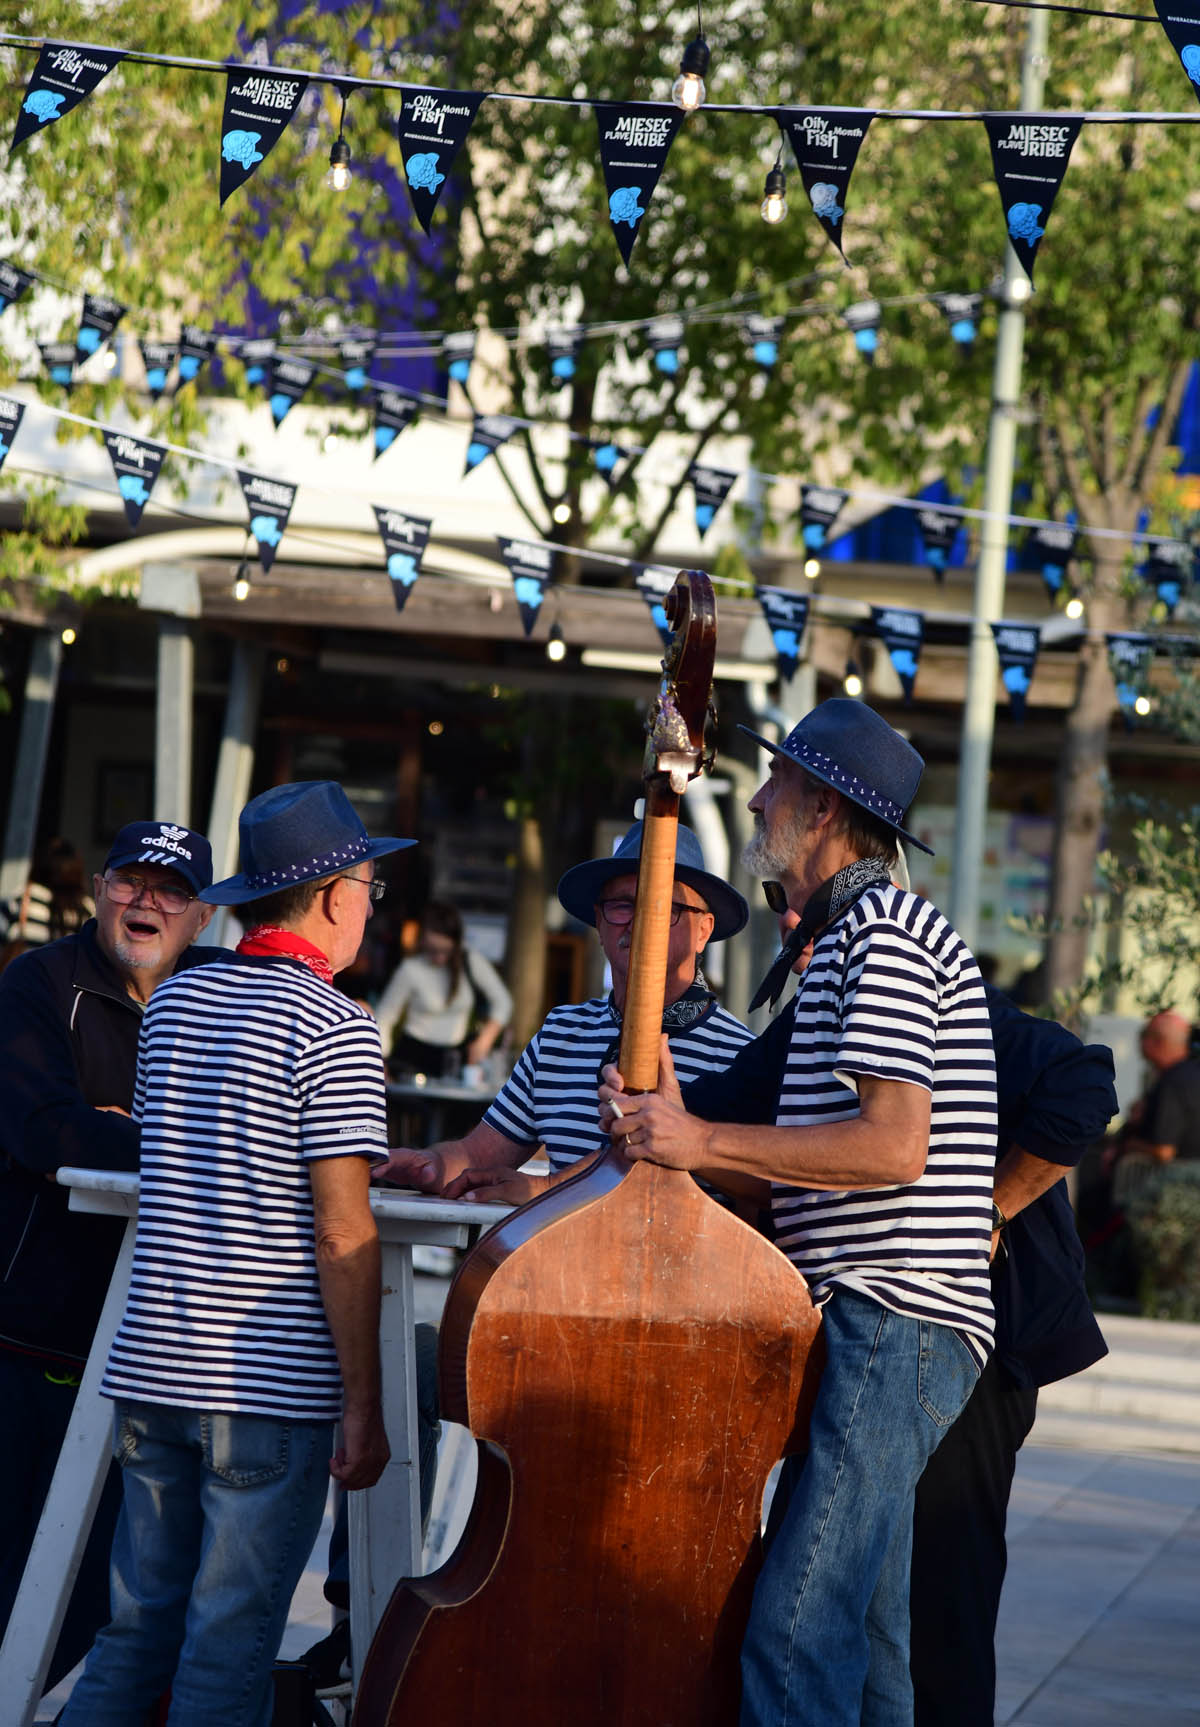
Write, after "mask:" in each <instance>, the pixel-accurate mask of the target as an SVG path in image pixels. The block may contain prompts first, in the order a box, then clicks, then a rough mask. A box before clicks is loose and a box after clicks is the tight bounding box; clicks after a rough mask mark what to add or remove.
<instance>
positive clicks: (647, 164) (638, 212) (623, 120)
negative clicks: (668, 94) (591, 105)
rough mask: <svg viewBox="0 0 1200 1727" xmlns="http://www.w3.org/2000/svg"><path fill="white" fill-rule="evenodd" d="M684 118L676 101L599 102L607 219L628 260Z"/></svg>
mask: <svg viewBox="0 0 1200 1727" xmlns="http://www.w3.org/2000/svg"><path fill="white" fill-rule="evenodd" d="M682 120H683V114H682V112H681V110H680V109H678V108H676V107H675V106H674V105H673V104H672V105H671V106H670V107H668V106H666V105H664V104H661V103H658V102H597V104H596V123H597V125H598V126H599V128H600V165H601V167H602V168H603V169H604V184H605V186H606V187H607V189H608V220H609V223H610V224H611V226H612V231H613V233H614V235H615V236H616V241H617V246H618V247H619V249H620V253H621V257H622V258H623V259H624V261H625V263H626V264H628V263H629V255H630V253H631V252H632V251H633V243H634V241H635V240H636V239H637V237H638V231H639V229H640V228H641V225H642V218H643V216H645V214H646V211H647V210H648V209H649V208H650V200H651V198H652V197H653V196H654V188H655V187H656V186H657V185H658V177H659V175H660V174H661V173H662V171H663V168H664V166H665V165H666V160H667V152H668V151H669V150H670V148H671V144H672V142H673V140H674V137H675V134H676V132H677V131H678V130H679V127H680V124H681V122H682Z"/></svg>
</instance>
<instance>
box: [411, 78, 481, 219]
mask: <svg viewBox="0 0 1200 1727" xmlns="http://www.w3.org/2000/svg"><path fill="white" fill-rule="evenodd" d="M482 101H483V95H476V93H475V92H474V91H473V90H419V89H415V88H413V86H411V85H407V84H405V85H401V87H400V119H399V121H398V131H399V136H400V156H401V159H402V161H403V163H404V177H405V179H406V180H407V181H408V196H409V198H410V200H411V202H412V207H413V213H414V214H415V216H416V218H417V221H418V222H419V223H420V224H421V226H422V228H424V230H425V232H426V233H427V234H428V233H429V231H430V224H431V223H432V221H433V213H434V211H435V210H436V209H437V206H438V199H439V198H440V197H441V195H442V187H443V186H444V185H445V183H446V180H447V178H448V177H449V174H450V170H451V168H452V167H453V166H454V159H455V157H456V156H457V155H458V152H459V151H460V150H461V149H462V146H463V144H464V142H465V140H466V136H467V133H468V132H469V131H470V130H471V123H472V121H473V120H474V118H475V115H476V113H477V112H478V109H479V104H480V103H481V102H482Z"/></svg>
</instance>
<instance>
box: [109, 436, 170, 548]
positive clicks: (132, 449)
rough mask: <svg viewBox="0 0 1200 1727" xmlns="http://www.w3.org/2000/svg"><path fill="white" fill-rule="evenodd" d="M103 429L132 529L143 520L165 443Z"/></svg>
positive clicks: (165, 451) (161, 463)
mask: <svg viewBox="0 0 1200 1727" xmlns="http://www.w3.org/2000/svg"><path fill="white" fill-rule="evenodd" d="M103 430H104V447H105V449H106V450H107V451H108V455H109V460H110V461H111V462H112V465H113V473H114V474H115V475H116V476H117V490H118V491H119V492H120V494H121V502H122V503H123V504H124V506H125V516H126V520H127V521H128V523H129V526H130V527H131V528H136V527H137V525H138V523H139V522H140V521H141V519H142V511H143V510H144V509H145V508H146V505H147V504H148V503H149V502H150V494H151V492H152V491H153V490H154V482H155V480H157V478H158V475H159V470H160V469H161V467H162V465H163V457H164V456H165V455H166V453H167V450H166V445H165V444H152V443H150V442H148V440H147V439H145V438H134V437H131V436H130V435H129V433H128V432H113V431H110V430H109V428H108V427H107V426H105V427H104V428H103Z"/></svg>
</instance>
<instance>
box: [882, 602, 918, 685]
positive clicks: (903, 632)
mask: <svg viewBox="0 0 1200 1727" xmlns="http://www.w3.org/2000/svg"><path fill="white" fill-rule="evenodd" d="M871 625H872V628H873V629H874V631H875V634H876V635H877V636H878V637H879V639H880V641H881V642H882V643H883V645H884V647H885V648H886V649H887V651H888V657H889V658H890V660H891V662H892V665H893V666H894V667H895V669H896V675H897V676H898V677H899V679H900V683H901V685H902V687H903V689H904V699H905V701H906V702H910V701H911V700H912V693H913V685H914V684H915V683H916V681H917V667H918V666H919V665H920V663H921V643H922V642H923V640H924V638H925V616H924V613H922V612H910V611H907V610H904V609H903V608H901V607H899V606H872V607H871Z"/></svg>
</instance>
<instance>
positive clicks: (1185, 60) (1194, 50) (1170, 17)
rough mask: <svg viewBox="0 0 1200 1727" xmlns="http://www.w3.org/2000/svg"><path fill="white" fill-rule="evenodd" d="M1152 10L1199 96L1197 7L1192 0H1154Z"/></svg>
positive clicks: (1199, 11) (1199, 16)
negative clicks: (1156, 14) (1155, 13)
mask: <svg viewBox="0 0 1200 1727" xmlns="http://www.w3.org/2000/svg"><path fill="white" fill-rule="evenodd" d="M1154 10H1155V11H1156V12H1157V13H1158V21H1159V23H1160V24H1161V25H1162V27H1163V29H1164V30H1165V31H1166V33H1167V38H1168V40H1169V41H1170V44H1171V46H1172V48H1174V50H1175V52H1176V53H1177V54H1178V56H1179V63H1180V65H1181V66H1182V67H1183V69H1184V71H1185V72H1186V73H1187V75H1188V80H1189V82H1190V84H1191V86H1192V92H1193V94H1194V95H1196V96H1198V97H1200V7H1198V6H1197V3H1196V0H1154Z"/></svg>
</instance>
